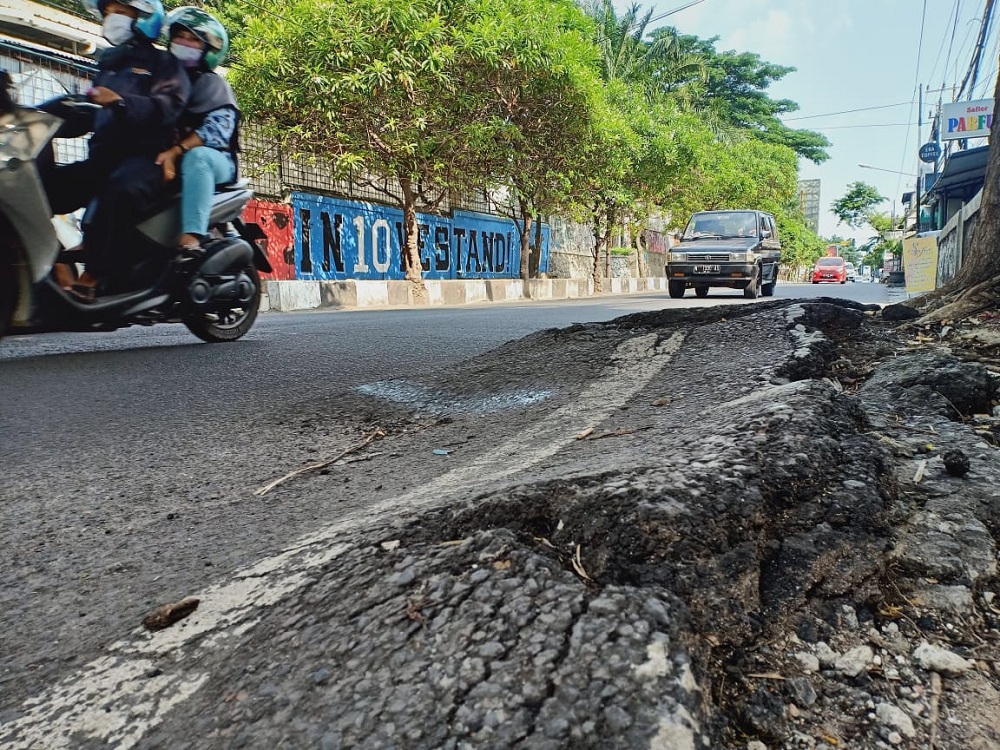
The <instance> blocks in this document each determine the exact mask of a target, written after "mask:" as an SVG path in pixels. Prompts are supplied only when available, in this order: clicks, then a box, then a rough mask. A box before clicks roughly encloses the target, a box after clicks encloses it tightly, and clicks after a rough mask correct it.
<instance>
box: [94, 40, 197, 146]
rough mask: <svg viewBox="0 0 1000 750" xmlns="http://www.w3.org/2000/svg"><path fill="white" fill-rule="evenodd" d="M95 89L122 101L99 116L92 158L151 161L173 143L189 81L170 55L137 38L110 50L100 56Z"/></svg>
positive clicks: (189, 91) (187, 93)
mask: <svg viewBox="0 0 1000 750" xmlns="http://www.w3.org/2000/svg"><path fill="white" fill-rule="evenodd" d="M93 85H94V86H105V87H107V88H109V89H111V90H112V91H114V92H115V93H117V94H118V95H120V96H121V97H122V98H123V99H124V101H123V102H119V103H118V104H115V105H112V106H110V107H104V108H103V109H102V110H101V111H100V112H98V113H97V117H96V119H95V121H94V134H93V136H91V138H90V155H91V157H92V158H94V159H99V160H102V161H103V160H108V161H118V160H120V159H123V158H126V157H128V156H135V155H137V154H149V155H150V156H151V157H152V156H154V155H155V154H157V153H159V152H160V151H163V150H164V149H166V148H168V147H169V146H170V145H171V144H173V142H174V141H173V138H174V129H175V127H176V125H177V120H178V118H179V117H180V116H181V113H182V112H183V111H184V107H185V106H186V105H187V101H188V97H189V96H190V93H191V83H190V80H189V78H188V75H187V73H186V72H185V71H184V68H182V67H181V65H180V63H178V62H177V58H175V57H174V56H173V55H171V54H170V53H169V52H167V51H165V50H160V49H157V48H156V47H154V46H153V45H152V44H151V43H149V42H148V41H145V40H141V39H134V40H132V41H130V42H128V43H126V44H123V45H120V46H118V47H112V48H111V49H110V50H108V52H107V53H106V54H105V55H104V56H103V57H102V58H101V62H100V65H99V67H98V72H97V77H96V78H94V82H93Z"/></svg>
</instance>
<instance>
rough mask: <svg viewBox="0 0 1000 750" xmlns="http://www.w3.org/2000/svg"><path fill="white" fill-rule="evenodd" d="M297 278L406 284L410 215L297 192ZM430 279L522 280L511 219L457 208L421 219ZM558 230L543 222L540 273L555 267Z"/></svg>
mask: <svg viewBox="0 0 1000 750" xmlns="http://www.w3.org/2000/svg"><path fill="white" fill-rule="evenodd" d="M292 208H293V209H294V211H295V214H294V216H295V222H294V224H295V228H294V237H295V245H294V249H293V251H292V254H293V257H294V261H295V264H296V265H297V267H298V268H297V270H296V273H295V278H296V279H306V280H320V279H323V280H337V281H339V280H342V279H370V280H380V281H384V280H389V279H402V278H404V277H405V274H406V269H405V267H404V265H403V250H402V249H403V245H404V244H405V241H406V236H405V232H404V230H403V212H402V210H401V209H399V208H395V207H392V206H383V205H380V204H377V203H364V202H362V201H354V200H347V199H344V198H333V197H330V196H323V195H313V194H311V193H299V192H294V193H292ZM417 227H418V238H417V242H418V247H419V250H420V259H421V265H422V267H423V276H424V278H425V279H516V278H518V274H519V273H520V263H521V242H520V238H519V235H518V233H517V227H516V226H515V225H514V222H513V221H512V220H511V219H508V218H506V217H501V216H493V215H489V214H480V213H474V212H471V211H461V210H459V209H455V210H453V211H452V212H451V214H450V215H447V216H441V215H437V214H422V213H420V214H417ZM550 236H551V232H550V229H549V226H548V225H547V224H543V225H542V254H541V258H540V259H539V270H540V271H542V272H548V270H549V240H550Z"/></svg>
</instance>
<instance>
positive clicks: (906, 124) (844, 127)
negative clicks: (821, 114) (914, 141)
mask: <svg viewBox="0 0 1000 750" xmlns="http://www.w3.org/2000/svg"><path fill="white" fill-rule="evenodd" d="M914 124H915V123H912V122H880V123H872V124H870V125H825V126H824V125H820V126H818V127H814V128H811V129H812V130H847V129H849V128H902V127H909V126H910V125H914Z"/></svg>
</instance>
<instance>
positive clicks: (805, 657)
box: [795, 651, 819, 674]
mask: <svg viewBox="0 0 1000 750" xmlns="http://www.w3.org/2000/svg"><path fill="white" fill-rule="evenodd" d="M795 659H796V661H798V663H799V666H800V667H802V671H803V672H805V673H806V674H812V673H814V672H818V671H819V657H817V656H816V655H815V654H809V653H806V652H804V651H802V652H799V653H797V654H795Z"/></svg>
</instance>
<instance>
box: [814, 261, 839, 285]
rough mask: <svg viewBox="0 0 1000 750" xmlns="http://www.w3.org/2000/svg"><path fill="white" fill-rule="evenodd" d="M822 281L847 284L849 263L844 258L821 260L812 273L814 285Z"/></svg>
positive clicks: (817, 262)
mask: <svg viewBox="0 0 1000 750" xmlns="http://www.w3.org/2000/svg"><path fill="white" fill-rule="evenodd" d="M821 281H830V282H837V281H839V282H840V283H841V284H846V283H847V261H845V260H844V259H843V258H820V259H819V260H817V261H816V265H815V266H813V271H812V283H813V284H818V283H819V282H821Z"/></svg>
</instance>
